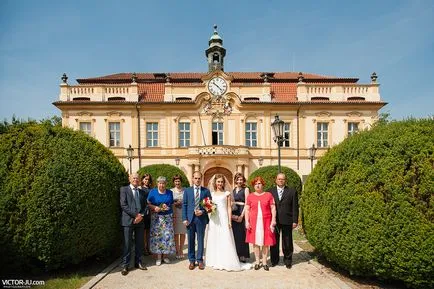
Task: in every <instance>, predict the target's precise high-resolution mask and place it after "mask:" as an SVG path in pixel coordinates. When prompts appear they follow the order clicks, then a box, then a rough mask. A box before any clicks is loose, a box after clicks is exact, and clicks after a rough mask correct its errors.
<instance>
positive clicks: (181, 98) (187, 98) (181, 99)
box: [176, 96, 191, 101]
mask: <svg viewBox="0 0 434 289" xmlns="http://www.w3.org/2000/svg"><path fill="white" fill-rule="evenodd" d="M189 100H191V97H186V96H181V97H177V98H176V101H189Z"/></svg>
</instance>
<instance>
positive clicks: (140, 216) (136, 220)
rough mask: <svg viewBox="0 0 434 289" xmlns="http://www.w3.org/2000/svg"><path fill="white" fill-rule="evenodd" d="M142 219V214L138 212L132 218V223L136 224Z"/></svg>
mask: <svg viewBox="0 0 434 289" xmlns="http://www.w3.org/2000/svg"><path fill="white" fill-rule="evenodd" d="M142 220H143V217H142V215H140V214H137V215H136V218H135V219H134V222H133V223H134V224H138V223H140V222H141V221H142Z"/></svg>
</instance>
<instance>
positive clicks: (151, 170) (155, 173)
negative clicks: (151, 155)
mask: <svg viewBox="0 0 434 289" xmlns="http://www.w3.org/2000/svg"><path fill="white" fill-rule="evenodd" d="M138 174H139V175H140V178H142V176H143V175H144V174H150V175H151V176H152V180H153V182H154V184H153V185H154V186H156V184H157V178H158V177H159V176H163V177H166V179H167V188H168V189H170V188H172V187H174V185H173V182H172V178H173V176H174V175H180V176H181V177H182V186H183V187H184V188H186V187H189V186H190V182H189V180H188V179H187V176H186V175H185V174H184V172H183V171H182V170H181V169H179V168H178V167H175V166H172V165H167V164H157V165H149V166H145V167H141V168H140V170H139V171H138Z"/></svg>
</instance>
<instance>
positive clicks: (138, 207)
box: [133, 188, 142, 212]
mask: <svg viewBox="0 0 434 289" xmlns="http://www.w3.org/2000/svg"><path fill="white" fill-rule="evenodd" d="M133 192H134V202H135V203H136V209H137V212H140V211H141V209H142V206H141V205H140V196H139V191H138V190H137V188H134V189H133Z"/></svg>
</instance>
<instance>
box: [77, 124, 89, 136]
mask: <svg viewBox="0 0 434 289" xmlns="http://www.w3.org/2000/svg"><path fill="white" fill-rule="evenodd" d="M82 125H86V126H87V127H86V128H84V127H82ZM78 129H79V130H80V131H82V132H84V133H85V134H87V135H90V136H92V122H91V121H80V122H79V123H78Z"/></svg>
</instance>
